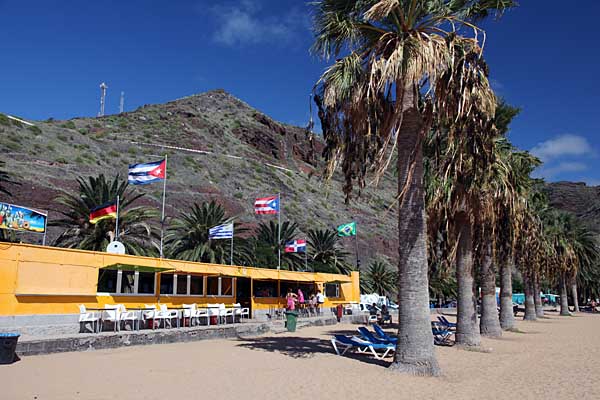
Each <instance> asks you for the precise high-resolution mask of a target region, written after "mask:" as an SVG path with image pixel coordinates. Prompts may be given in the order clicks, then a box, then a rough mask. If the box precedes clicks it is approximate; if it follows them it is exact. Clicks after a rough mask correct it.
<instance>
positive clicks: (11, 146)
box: [5, 142, 21, 151]
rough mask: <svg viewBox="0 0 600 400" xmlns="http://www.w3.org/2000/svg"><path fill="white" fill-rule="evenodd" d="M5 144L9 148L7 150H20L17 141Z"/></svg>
mask: <svg viewBox="0 0 600 400" xmlns="http://www.w3.org/2000/svg"><path fill="white" fill-rule="evenodd" d="M5 146H6V147H7V148H8V149H9V150H13V151H18V150H21V145H20V144H19V143H15V142H8V143H6V144H5Z"/></svg>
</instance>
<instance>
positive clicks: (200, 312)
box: [194, 305, 210, 325]
mask: <svg viewBox="0 0 600 400" xmlns="http://www.w3.org/2000/svg"><path fill="white" fill-rule="evenodd" d="M194 317H195V318H196V321H197V322H198V325H200V320H201V318H206V325H210V316H209V314H208V308H199V307H198V306H197V305H196V310H195V313H194Z"/></svg>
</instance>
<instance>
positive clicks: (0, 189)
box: [0, 161, 20, 196]
mask: <svg viewBox="0 0 600 400" xmlns="http://www.w3.org/2000/svg"><path fill="white" fill-rule="evenodd" d="M5 166H6V162H4V161H0V193H4V194H5V195H7V196H12V194H11V193H10V192H9V191H8V189H7V188H6V186H5V185H6V184H7V183H11V184H13V185H20V183H19V182H16V181H15V180H13V179H12V178H11V176H10V174H9V173H8V172H6V171H5V170H4V167H5Z"/></svg>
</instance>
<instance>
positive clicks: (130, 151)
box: [127, 147, 137, 155]
mask: <svg viewBox="0 0 600 400" xmlns="http://www.w3.org/2000/svg"><path fill="white" fill-rule="evenodd" d="M127 152H128V153H129V154H134V155H135V154H137V149H136V148H135V147H130V148H128V149H127Z"/></svg>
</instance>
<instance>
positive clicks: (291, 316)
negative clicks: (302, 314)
mask: <svg viewBox="0 0 600 400" xmlns="http://www.w3.org/2000/svg"><path fill="white" fill-rule="evenodd" d="M296 321H298V313H297V312H296V311H286V312H285V327H286V328H287V330H288V332H296Z"/></svg>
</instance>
